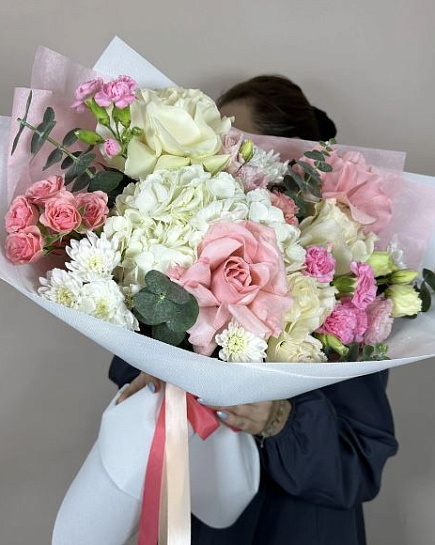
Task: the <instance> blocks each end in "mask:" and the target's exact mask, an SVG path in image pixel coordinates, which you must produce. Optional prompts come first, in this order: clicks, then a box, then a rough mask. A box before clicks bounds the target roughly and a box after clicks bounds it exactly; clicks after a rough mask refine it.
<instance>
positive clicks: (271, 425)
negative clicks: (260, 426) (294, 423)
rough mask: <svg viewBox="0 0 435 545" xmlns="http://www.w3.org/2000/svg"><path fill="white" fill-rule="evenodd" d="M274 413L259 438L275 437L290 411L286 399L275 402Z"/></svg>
mask: <svg viewBox="0 0 435 545" xmlns="http://www.w3.org/2000/svg"><path fill="white" fill-rule="evenodd" d="M275 407H276V408H275V411H274V413H273V414H272V416H271V418H270V420H269V422H268V423H267V424H266V427H265V428H264V430H263V431H262V432H260V433H259V434H258V436H259V437H261V438H263V439H264V438H266V437H271V436H272V435H276V434H277V432H278V431H279V430H280V429H281V427H282V425H283V423H284V421H285V420H287V418H288V415H289V413H290V411H289V408H290V410H291V405H290V403H289V402H288V401H287V400H286V399H281V400H279V401H277V402H276V405H275Z"/></svg>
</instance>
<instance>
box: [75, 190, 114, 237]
mask: <svg viewBox="0 0 435 545" xmlns="http://www.w3.org/2000/svg"><path fill="white" fill-rule="evenodd" d="M107 200H108V197H107V193H104V191H94V192H90V193H79V194H78V195H76V201H77V206H78V208H79V209H82V208H84V210H83V211H82V226H84V227H86V228H87V229H91V230H93V229H96V228H97V227H100V226H101V225H103V224H104V222H105V221H106V218H107V214H108V213H109V208H108V207H107Z"/></svg>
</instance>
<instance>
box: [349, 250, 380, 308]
mask: <svg viewBox="0 0 435 545" xmlns="http://www.w3.org/2000/svg"><path fill="white" fill-rule="evenodd" d="M350 270H351V271H352V272H353V273H354V275H355V276H356V277H357V286H356V288H355V291H354V294H353V296H352V303H353V304H354V305H355V306H356V307H357V308H360V309H361V310H364V309H365V308H366V307H367V306H368V305H370V303H372V302H373V301H374V300H375V298H376V291H377V285H376V280H375V276H374V272H373V269H372V268H371V267H370V265H368V264H367V263H356V262H355V261H353V262H352V263H351V264H350Z"/></svg>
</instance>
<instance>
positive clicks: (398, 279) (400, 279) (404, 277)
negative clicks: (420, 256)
mask: <svg viewBox="0 0 435 545" xmlns="http://www.w3.org/2000/svg"><path fill="white" fill-rule="evenodd" d="M417 276H418V271H412V270H411V269H402V270H399V271H395V272H393V273H392V274H391V276H390V278H389V280H390V282H391V283H392V284H410V283H411V282H413V281H414V280H415V279H416V278H417Z"/></svg>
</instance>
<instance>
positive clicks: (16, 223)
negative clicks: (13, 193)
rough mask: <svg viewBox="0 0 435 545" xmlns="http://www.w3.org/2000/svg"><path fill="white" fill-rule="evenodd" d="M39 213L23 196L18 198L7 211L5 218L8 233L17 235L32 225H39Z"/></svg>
mask: <svg viewBox="0 0 435 545" xmlns="http://www.w3.org/2000/svg"><path fill="white" fill-rule="evenodd" d="M38 218H39V213H38V209H37V208H36V206H33V204H30V202H29V200H28V199H26V197H24V196H23V195H20V196H18V197H16V198H15V199H14V200H13V201H12V203H11V205H10V207H9V210H8V211H7V214H6V217H5V225H6V231H7V232H8V233H16V232H17V231H21V230H22V229H24V228H25V227H29V226H30V225H36V224H37V223H38Z"/></svg>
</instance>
